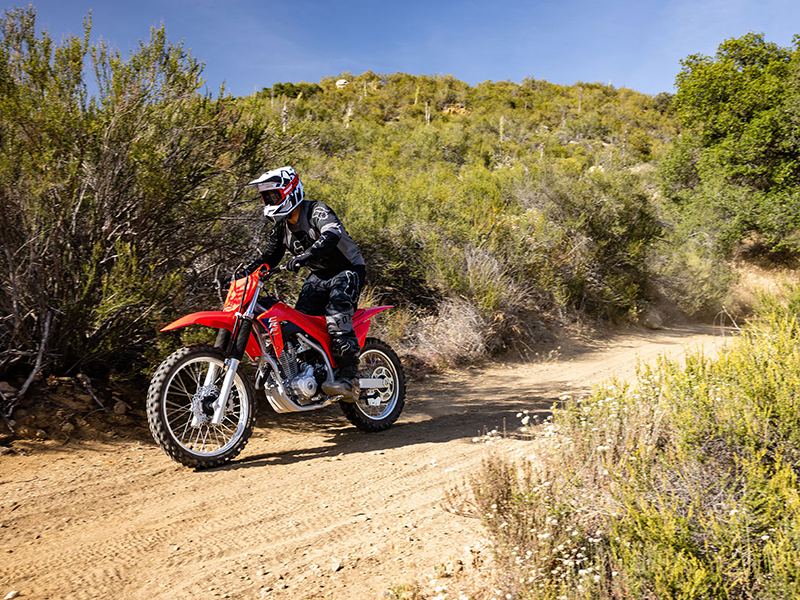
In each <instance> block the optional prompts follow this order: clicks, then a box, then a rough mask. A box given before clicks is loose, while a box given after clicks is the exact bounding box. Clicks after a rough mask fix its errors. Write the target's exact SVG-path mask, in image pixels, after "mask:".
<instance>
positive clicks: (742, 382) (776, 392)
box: [471, 289, 800, 599]
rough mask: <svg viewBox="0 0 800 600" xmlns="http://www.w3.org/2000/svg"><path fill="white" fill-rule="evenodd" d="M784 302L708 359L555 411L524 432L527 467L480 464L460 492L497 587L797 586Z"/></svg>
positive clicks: (691, 593) (649, 591)
mask: <svg viewBox="0 0 800 600" xmlns="http://www.w3.org/2000/svg"><path fill="white" fill-rule="evenodd" d="M798 298H800V292H798V291H797V289H794V290H790V292H789V293H788V294H787V295H786V300H785V301H783V302H780V303H779V302H777V301H776V300H774V299H764V300H763V303H762V304H763V306H762V312H761V316H760V318H759V319H758V320H757V321H756V322H755V323H753V324H752V325H751V326H750V327H748V328H747V329H746V330H745V331H744V332H743V333H742V334H741V336H739V337H737V338H735V339H732V340H731V341H730V343H728V344H727V345H726V346H725V348H724V349H723V350H722V351H721V352H720V354H719V356H718V357H717V358H715V359H711V358H709V357H706V356H703V355H702V354H691V355H689V356H688V357H687V359H686V363H685V365H681V364H679V363H677V362H674V361H669V360H666V359H661V360H659V361H658V362H657V363H656V364H654V365H644V366H643V367H642V368H641V369H640V372H639V376H638V382H637V383H636V384H635V385H633V386H628V385H622V384H610V385H607V386H606V387H604V388H601V389H598V390H597V391H596V392H595V393H594V394H593V395H592V396H591V397H589V398H587V399H583V400H580V399H577V400H570V401H567V402H566V403H565V404H564V405H563V407H560V408H555V407H554V413H553V417H552V421H549V422H548V423H546V424H545V425H543V426H540V427H539V428H537V429H536V430H535V438H534V443H535V450H534V448H531V449H530V450H529V453H530V451H531V450H532V451H533V453H532V456H531V459H530V460H527V461H522V462H512V461H508V460H507V459H503V458H502V457H500V456H496V457H495V458H493V459H491V460H490V461H489V462H487V463H486V464H485V465H484V468H483V469H482V470H481V471H480V472H479V473H478V474H477V475H475V476H474V477H473V478H472V480H471V483H472V494H473V498H474V500H475V502H476V505H477V507H478V510H479V511H480V514H481V516H482V518H483V520H484V523H485V525H486V527H487V529H488V531H489V532H490V534H491V535H492V537H493V539H494V541H495V547H496V550H497V556H498V560H499V561H500V562H501V564H502V569H503V571H504V572H506V573H509V574H513V579H514V581H516V582H519V585H517V586H516V588H515V589H513V590H509V591H512V592H513V593H519V594H520V595H521V597H527V595H529V596H531V597H536V598H557V597H560V598H587V597H590V598H618V597H632V598H649V597H653V598H705V599H708V598H726V599H739V598H741V599H745V598H753V597H758V598H776V599H777V598H790V597H795V596H796V595H797V594H798V592H800V576H798V573H797V569H796V568H794V569H793V568H792V567H791V565H792V562H793V561H795V562H796V556H797V553H798V551H800V535H799V534H800V487H799V486H798V482H797V472H798V470H800V451H799V450H798V449H799V448H800V433H798V432H800V416H798V414H800V413H799V412H798V410H797V406H798V402H799V401H800V400H798V398H800V368H799V367H798V366H797V365H798V364H800V361H799V359H800V349H798V345H797V339H798V336H800V325H799V324H798V320H797V310H798V308H797V307H798V306H800V301H798ZM524 421H527V416H526V417H525V418H524ZM547 527H550V529H548V528H547ZM551 536H552V537H553V541H552V542H549V543H550V544H551V545H549V546H546V547H544V548H543V550H544V551H540V548H541V547H542V545H543V544H542V542H544V541H546V540H549V539H550V537H551ZM572 537H574V538H576V539H577V540H580V543H579V545H578V547H579V548H580V556H579V554H578V553H577V552H575V551H574V550H572V548H573V547H574V546H573V545H570V543H569V542H568V540H569V539H571V538H572ZM593 540H594V541H593ZM565 556H568V557H569V558H568V559H566V558H565V559H564V560H562V558H564V557H565ZM521 557H522V558H521ZM576 558H580V559H581V560H583V561H584V562H582V563H581V564H580V565H579V564H578V563H577V562H575V559H576ZM556 561H557V562H556ZM554 565H556V566H559V567H560V568H555V567H554ZM588 566H592V568H593V570H592V571H591V573H595V574H596V577H595V576H594V575H593V576H592V577H591V580H590V581H587V580H586V578H585V575H586V574H587V569H588ZM566 567H568V568H566Z"/></svg>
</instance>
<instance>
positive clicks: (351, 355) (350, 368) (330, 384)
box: [322, 335, 361, 402]
mask: <svg viewBox="0 0 800 600" xmlns="http://www.w3.org/2000/svg"><path fill="white" fill-rule="evenodd" d="M332 345H333V350H334V357H335V358H336V362H337V363H338V364H339V370H338V374H337V377H336V379H334V380H333V381H326V382H325V383H323V384H322V391H323V392H325V393H326V394H328V395H329V396H342V399H343V400H344V401H345V402H355V401H356V400H358V396H359V394H360V393H361V386H360V385H359V383H358V364H359V360H358V353H359V352H360V351H361V349H360V348H359V346H358V341H357V340H356V339H355V335H352V339H351V336H336V337H334V339H333V344H332Z"/></svg>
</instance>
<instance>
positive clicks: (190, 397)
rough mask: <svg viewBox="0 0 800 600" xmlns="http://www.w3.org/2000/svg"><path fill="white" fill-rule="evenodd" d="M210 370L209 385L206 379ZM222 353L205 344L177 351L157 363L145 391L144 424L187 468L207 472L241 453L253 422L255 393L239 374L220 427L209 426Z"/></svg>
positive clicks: (222, 372) (222, 366)
mask: <svg viewBox="0 0 800 600" xmlns="http://www.w3.org/2000/svg"><path fill="white" fill-rule="evenodd" d="M211 368H214V370H215V372H216V373H215V375H214V377H213V381H212V382H211V383H210V384H209V385H206V375H207V373H208V372H209V370H210V369H211ZM225 371H226V366H225V355H224V353H223V352H222V350H220V349H219V348H214V347H212V346H208V345H205V344H199V345H195V346H189V347H186V348H181V349H180V350H177V351H175V352H173V353H172V354H171V355H170V356H168V357H167V358H166V360H164V362H162V363H161V365H160V366H159V367H158V369H157V370H156V372H155V373H154V375H153V378H152V379H151V381H150V388H149V389H148V392H147V420H148V422H149V424H150V432H151V433H152V434H153V438H154V439H155V441H156V443H157V444H158V445H159V446H160V447H161V449H162V450H163V451H164V452H166V453H167V455H168V456H169V457H170V458H172V459H173V460H175V461H177V462H179V463H181V464H184V465H186V466H188V467H193V468H198V469H207V468H210V467H217V466H220V465H223V464H225V463H227V462H229V461H231V460H233V459H234V458H236V456H238V455H239V453H240V452H241V451H242V449H243V448H244V446H245V444H246V443H247V440H248V439H249V438H250V435H251V434H252V433H253V425H254V423H255V409H256V402H255V391H254V389H253V386H252V384H251V383H250V381H249V380H248V379H247V378H246V377H242V374H241V373H240V372H237V373H236V375H235V377H234V383H233V387H232V388H231V392H230V396H229V397H228V405H227V407H226V409H225V413H224V415H223V419H222V423H220V424H219V425H212V424H211V422H210V421H211V415H213V406H212V405H213V402H214V401H215V400H216V398H217V397H218V396H217V394H219V389H220V387H221V384H222V379H223V377H224V375H225Z"/></svg>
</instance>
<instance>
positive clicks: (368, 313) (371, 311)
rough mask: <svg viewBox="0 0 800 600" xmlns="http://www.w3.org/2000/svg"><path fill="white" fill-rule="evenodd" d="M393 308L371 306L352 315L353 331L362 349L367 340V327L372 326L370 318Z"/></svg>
mask: <svg viewBox="0 0 800 600" xmlns="http://www.w3.org/2000/svg"><path fill="white" fill-rule="evenodd" d="M390 308H393V307H392V306H373V307H371V308H359V309H358V310H357V311H356V312H355V314H354V315H353V331H355V334H356V337H357V338H358V343H359V345H360V346H361V347H362V348H363V347H364V342H365V341H366V340H367V333H369V326H370V325H371V324H372V317H374V316H375V315H377V314H378V313H379V312H383V311H384V310H388V309H390Z"/></svg>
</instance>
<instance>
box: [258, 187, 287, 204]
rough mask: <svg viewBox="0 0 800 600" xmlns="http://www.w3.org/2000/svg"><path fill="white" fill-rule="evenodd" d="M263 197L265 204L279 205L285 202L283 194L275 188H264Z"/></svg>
mask: <svg viewBox="0 0 800 600" xmlns="http://www.w3.org/2000/svg"><path fill="white" fill-rule="evenodd" d="M261 199H262V200H263V201H264V206H277V205H278V204H280V203H281V202H283V194H281V191H280V190H278V189H275V188H273V189H271V190H264V191H262V192H261Z"/></svg>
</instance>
